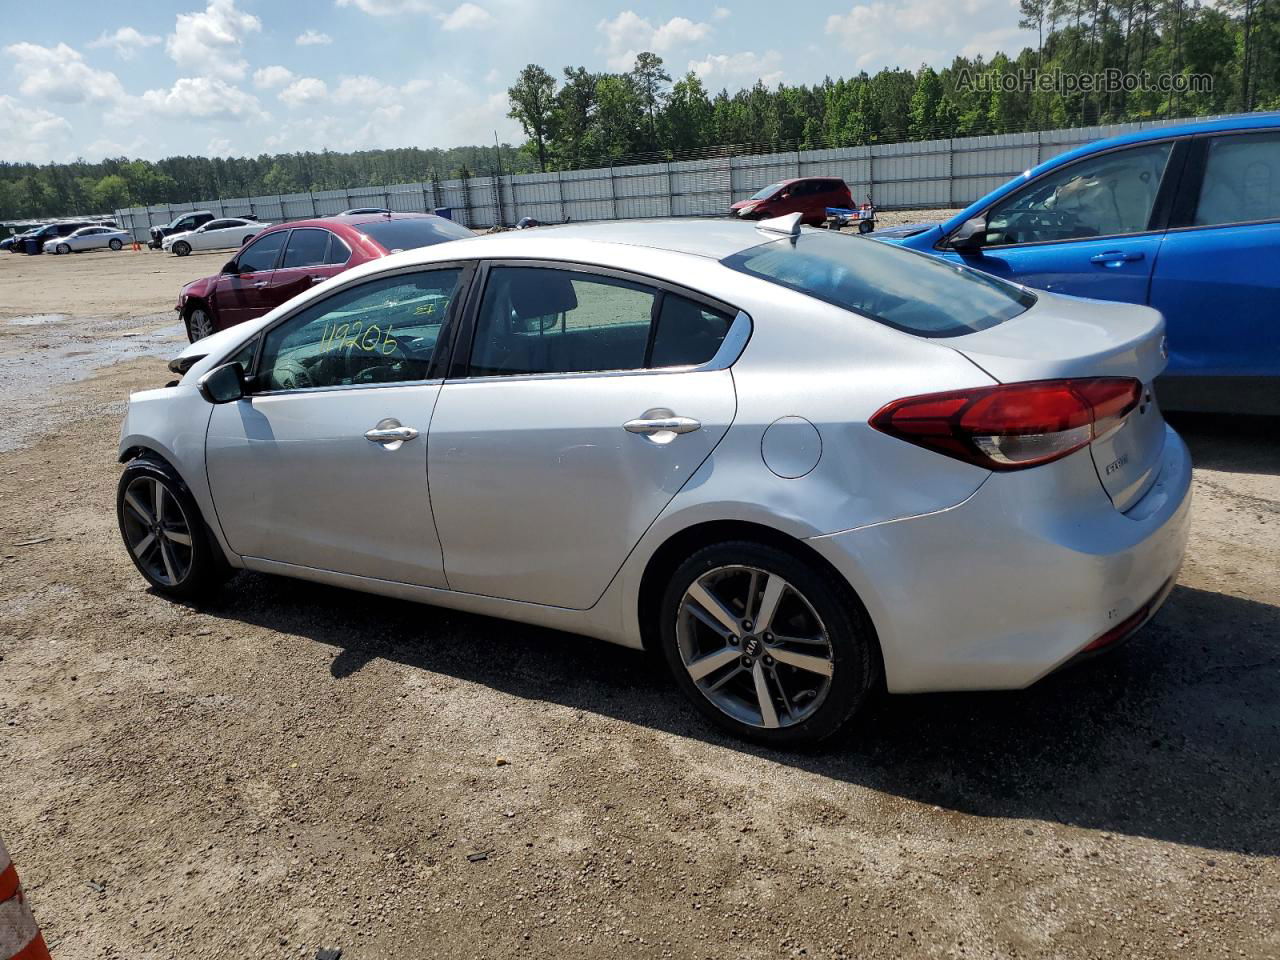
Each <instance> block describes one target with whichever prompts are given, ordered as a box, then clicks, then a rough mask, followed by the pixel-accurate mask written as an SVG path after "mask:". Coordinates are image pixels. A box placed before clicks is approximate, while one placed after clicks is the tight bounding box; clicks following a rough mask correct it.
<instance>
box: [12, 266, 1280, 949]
mask: <svg viewBox="0 0 1280 960" xmlns="http://www.w3.org/2000/svg"><path fill="white" fill-rule="evenodd" d="M220 261H221V257H219V256H217V255H213V256H209V257H200V258H196V257H193V258H190V259H187V260H178V259H176V258H173V257H165V256H162V255H160V254H158V253H146V254H131V253H128V252H125V253H121V254H114V255H112V254H92V255H84V256H80V257H72V258H67V257H39V258H27V257H20V256H17V257H15V256H8V255H3V256H0V399H4V400H5V401H7V402H6V404H5V408H6V410H7V411H8V416H7V417H5V418H3V421H0V422H2V423H3V433H0V441H3V442H0V717H2V718H3V722H2V723H0V832H3V834H4V838H5V843H6V844H7V846H8V847H9V850H10V853H11V854H12V856H13V859H14V861H15V863H16V864H17V866H18V870H19V872H20V874H21V877H22V880H23V882H24V884H25V886H26V888H27V891H28V894H29V898H30V901H31V903H32V904H33V906H34V909H35V912H36V915H37V918H38V919H39V921H40V923H41V925H42V927H43V929H44V933H45V936H46V938H47V939H48V941H49V943H50V946H51V948H52V950H53V953H54V955H55V956H56V957H58V958H59V960H80V958H91V957H92V958H99V957H107V958H130V960H143V958H173V957H181V958H203V957H253V958H259V957H312V956H314V955H315V952H316V949H317V948H318V947H322V946H326V947H341V948H342V949H343V951H344V953H343V957H344V958H348V960H361V958H374V957H387V958H392V957H394V958H407V957H437V956H439V957H494V958H497V957H522V958H525V957H556V958H561V957H591V958H597V957H600V958H603V957H609V958H613V957H655V958H659V957H661V958H686V957H690V958H692V957H726V958H735V960H736V958H764V957H798V956H807V957H848V958H855V957H856V958H867V957H931V958H932V957H972V958H993V957H1000V958H1013V957H1073V958H1074V957H1098V958H1102V957H1108V958H1109V957H1120V956H1123V957H1126V958H1160V960H1167V958H1169V957H1173V956H1188V957H1259V958H1261V957H1276V956H1280V696H1277V689H1278V681H1280V536H1278V534H1280V437H1278V436H1277V434H1278V433H1280V430H1278V429H1277V426H1276V424H1274V423H1260V424H1245V425H1241V424H1238V423H1235V422H1233V421H1231V420H1229V419H1221V418H1219V419H1212V418H1210V419H1198V420H1194V421H1178V425H1179V426H1180V427H1182V429H1183V430H1184V432H1185V435H1186V437H1187V439H1188V441H1189V443H1190V444H1191V447H1192V450H1193V454H1194V457H1195V462H1196V472H1195V496H1196V502H1195V506H1194V523H1193V532H1192V539H1191V543H1190V547H1189V553H1188V557H1187V562H1186V565H1185V567H1184V568H1183V571H1182V575H1181V578H1180V581H1179V585H1178V587H1177V588H1176V590H1175V591H1174V593H1173V594H1172V596H1171V597H1170V599H1169V602H1168V604H1167V606H1166V607H1165V608H1164V610H1163V611H1162V612H1161V613H1160V614H1159V616H1158V617H1157V618H1156V619H1155V621H1154V622H1153V623H1152V624H1151V625H1150V626H1149V627H1148V628H1147V629H1146V630H1145V631H1143V633H1142V634H1141V635H1140V636H1139V637H1137V638H1135V640H1134V641H1133V642H1131V643H1130V644H1128V645H1127V646H1125V647H1123V648H1121V649H1120V650H1118V651H1116V652H1115V653H1114V654H1113V655H1111V656H1109V657H1107V658H1104V659H1100V660H1096V661H1093V662H1091V663H1088V664H1086V665H1083V666H1081V667H1078V668H1075V669H1073V670H1070V671H1068V672H1064V673H1062V674H1059V675H1056V676H1053V677H1050V678H1049V679H1047V680H1045V681H1043V682H1042V683H1040V684H1038V685H1037V686H1035V687H1034V688H1032V689H1030V690H1026V691H1023V692H1019V693H1007V694H981V695H978V694H965V695H947V696H915V697H898V698H885V699H884V700H883V701H882V702H880V703H878V704H877V705H876V707H875V708H874V709H873V710H872V711H871V712H870V713H869V714H868V715H866V716H865V718H864V719H863V721H862V722H861V723H860V725H859V726H858V727H857V729H856V730H854V731H853V732H852V733H851V734H850V736H849V737H848V739H847V740H846V741H845V742H842V743H840V744H839V745H837V746H835V747H833V748H831V749H829V750H826V751H824V752H822V753H810V754H794V753H774V752H770V751H767V750H763V749H758V748H755V747H750V746H746V745H744V744H742V743H739V742H736V741H733V740H730V739H727V738H726V737H723V736H721V735H720V734H719V733H718V732H716V731H715V730H713V729H711V728H709V727H708V726H707V725H706V724H704V723H703V722H702V721H701V720H700V719H699V717H698V716H697V715H696V714H695V712H694V711H693V710H692V709H691V708H690V707H687V706H686V705H685V703H684V702H683V701H682V700H681V697H680V695H679V693H678V692H677V690H676V689H675V688H674V686H673V685H672V684H671V683H670V682H669V681H668V680H667V679H666V678H665V677H664V676H663V674H662V673H661V671H660V670H658V669H657V668H656V667H654V666H653V665H652V664H651V663H650V662H649V661H648V660H646V658H645V657H644V656H642V655H641V654H638V653H635V652H632V651H628V650H624V649H620V648H615V647H611V646H608V645H605V644H602V643H596V642H593V641H589V640H585V639H581V638H576V637H571V636H567V635H563V634H558V633H553V632H550V631H545V630H537V629H532V628H529V627H524V626H519V625H514V624H508V623H504V622H500V621H496V620H489V619H485V618H481V617H475V616H468V615H465V614H460V613H454V612H450V611H444V610H438V609H433V608H430V607H423V606H415V605H412V604H408V603H399V602H393V601H389V600H385V599H378V598H371V597H368V596H363V595H360V594H355V593H349V592H346V591H343V590H339V589H335V588H330V587H323V586H317V585H311V584H305V583H300V582H291V581H288V580H283V579H273V578H270V577H267V576H262V575H256V574H241V575H240V576H239V577H238V578H237V579H236V580H234V581H233V582H232V583H231V584H230V585H229V586H228V587H227V589H226V590H225V591H224V592H223V593H222V594H221V596H220V597H219V598H218V599H217V600H216V601H215V602H213V603H211V604H209V605H208V606H206V607H203V608H200V609H196V608H189V607H185V606H182V605H178V604H175V603H172V602H169V601H166V600H163V599H161V598H160V597H158V596H156V595H154V594H153V593H151V592H149V591H148V590H146V589H144V585H143V581H142V579H141V577H140V576H139V575H138V574H137V573H136V572H135V571H134V569H133V567H132V566H131V564H130V563H129V561H128V558H127V557H126V555H125V553H124V550H123V549H122V547H121V545H120V543H119V541H118V538H117V534H116V529H115V517H114V491H115V483H116V479H117V477H118V475H119V467H118V465H117V464H116V462H115V451H116V440H117V433H118V429H119V422H120V417H121V414H122V412H123V409H124V403H125V399H126V397H127V394H128V392H129V391H130V390H135V389H139V388H143V387H150V386H156V385H159V384H162V383H164V382H165V381H166V380H167V379H169V377H170V375H169V374H168V372H167V371H166V370H165V368H164V359H165V358H167V356H168V355H169V354H171V353H172V352H175V350H176V348H177V346H178V345H179V344H180V342H181V341H180V339H179V336H180V331H179V330H178V328H177V327H176V326H175V325H174V319H173V315H172V311H171V310H170V307H171V305H172V302H173V298H174V296H175V294H176V291H177V286H178V285H179V283H180V282H181V281H183V280H186V279H190V278H191V277H194V276H197V275H199V274H200V273H202V272H204V271H206V270H209V269H211V268H212V269H216V266H217V265H218V263H219V262H220ZM37 314H40V315H47V314H54V315H58V316H60V317H65V318H67V319H53V320H44V321H34V322H33V321H30V320H26V319H19V321H18V322H14V318H28V317H30V316H32V315H37Z"/></svg>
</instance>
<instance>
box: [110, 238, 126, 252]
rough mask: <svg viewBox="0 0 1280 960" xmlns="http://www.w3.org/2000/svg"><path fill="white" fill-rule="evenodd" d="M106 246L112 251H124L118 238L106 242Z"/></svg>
mask: <svg viewBox="0 0 1280 960" xmlns="http://www.w3.org/2000/svg"><path fill="white" fill-rule="evenodd" d="M107 246H108V247H110V248H111V249H112V250H123V249H124V243H123V242H122V241H121V240H120V239H119V238H118V237H113V238H112V239H111V240H110V241H108V243H107Z"/></svg>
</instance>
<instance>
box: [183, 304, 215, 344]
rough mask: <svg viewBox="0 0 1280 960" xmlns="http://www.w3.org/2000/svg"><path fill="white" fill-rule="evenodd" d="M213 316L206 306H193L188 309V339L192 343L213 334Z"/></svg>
mask: <svg viewBox="0 0 1280 960" xmlns="http://www.w3.org/2000/svg"><path fill="white" fill-rule="evenodd" d="M213 332H214V331H213V318H212V317H211V316H209V311H208V310H206V309H205V308H204V307H192V308H191V309H190V310H188V311H187V339H188V340H190V341H191V342H192V343H195V342H196V341H197V340H203V339H204V338H205V337H208V336H211V335H212V334H213Z"/></svg>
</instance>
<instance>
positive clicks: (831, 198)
mask: <svg viewBox="0 0 1280 960" xmlns="http://www.w3.org/2000/svg"><path fill="white" fill-rule="evenodd" d="M827 207H843V208H844V209H846V210H847V209H850V208H852V207H853V194H851V193H850V192H849V186H848V184H846V183H845V182H844V181H843V180H841V179H839V178H838V177H801V178H800V179H798V180H782V181H780V182H778V183H772V184H770V185H769V186H767V187H765V188H764V189H763V190H759V191H757V192H756V193H754V194H752V196H751V198H750V199H749V200H739V201H738V202H737V203H735V204H734V205H733V206H732V207H730V208H729V211H730V213H729V215H730V216H733V217H742V218H743V219H746V220H763V219H765V218H766V217H781V216H783V215H785V214H788V213H798V214H800V215H801V217H800V222H801V223H808V224H812V225H813V226H815V227H816V226H821V225H822V223H823V221H825V220H826V219H827Z"/></svg>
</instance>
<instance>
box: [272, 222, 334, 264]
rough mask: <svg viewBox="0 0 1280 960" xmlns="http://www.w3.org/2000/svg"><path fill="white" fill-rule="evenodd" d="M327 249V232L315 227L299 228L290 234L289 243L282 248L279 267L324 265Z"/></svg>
mask: <svg viewBox="0 0 1280 960" xmlns="http://www.w3.org/2000/svg"><path fill="white" fill-rule="evenodd" d="M328 247H329V231H328V230H319V229H317V228H315V227H301V228H299V229H297V230H294V231H292V232H290V234H289V243H288V245H287V246H286V247H285V248H284V261H283V262H282V263H281V264H280V266H281V267H314V266H317V265H319V264H322V263H324V262H325V261H324V256H325V251H326V250H327V249H328Z"/></svg>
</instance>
